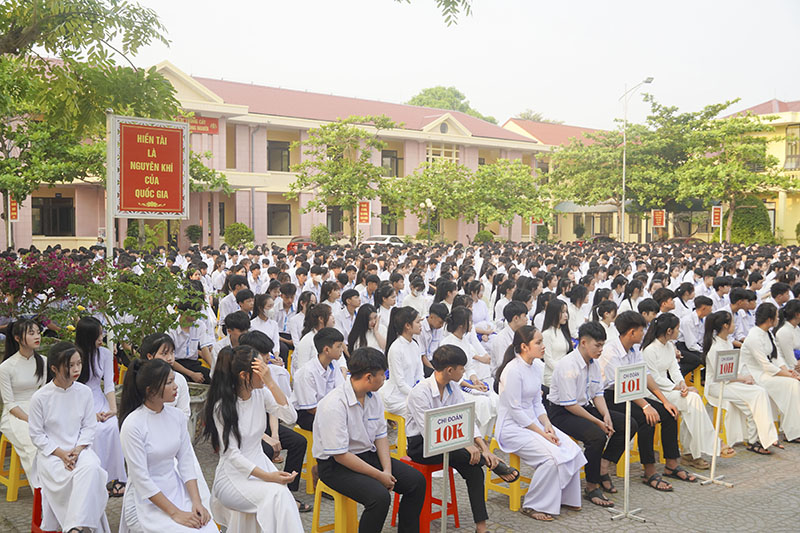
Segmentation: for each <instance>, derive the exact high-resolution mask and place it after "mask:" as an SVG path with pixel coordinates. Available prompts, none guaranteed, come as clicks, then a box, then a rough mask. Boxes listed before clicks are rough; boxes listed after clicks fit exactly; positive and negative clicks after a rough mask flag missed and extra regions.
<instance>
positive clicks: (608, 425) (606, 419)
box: [603, 414, 614, 437]
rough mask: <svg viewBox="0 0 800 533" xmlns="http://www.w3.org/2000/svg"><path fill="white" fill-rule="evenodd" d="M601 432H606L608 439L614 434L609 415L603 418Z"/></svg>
mask: <svg viewBox="0 0 800 533" xmlns="http://www.w3.org/2000/svg"><path fill="white" fill-rule="evenodd" d="M603 431H605V432H606V435H608V436H609V437H610V436H611V435H613V434H614V422H613V421H612V420H611V415H610V414H606V416H604V417H603Z"/></svg>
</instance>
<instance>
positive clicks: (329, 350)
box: [294, 328, 345, 431]
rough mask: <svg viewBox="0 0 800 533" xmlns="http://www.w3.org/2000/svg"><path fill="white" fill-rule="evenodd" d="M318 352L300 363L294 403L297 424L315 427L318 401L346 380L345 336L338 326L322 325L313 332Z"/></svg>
mask: <svg viewBox="0 0 800 533" xmlns="http://www.w3.org/2000/svg"><path fill="white" fill-rule="evenodd" d="M314 345H315V346H316V348H317V356H316V357H315V358H314V359H312V360H311V361H309V362H307V363H306V364H305V365H303V366H302V367H300V369H299V370H298V371H297V374H296V375H295V376H294V405H295V409H297V425H298V426H300V427H301V428H303V429H305V430H307V431H312V430H313V425H314V415H315V414H316V412H317V405H318V404H319V402H320V400H322V398H324V397H325V395H327V394H328V393H329V392H330V391H331V390H333V389H334V388H336V387H338V386H339V385H341V384H342V383H343V382H344V379H345V374H344V372H343V366H342V364H341V362H340V359H341V357H342V353H343V351H344V336H342V333H341V332H340V331H339V330H337V329H335V328H322V329H321V330H319V332H318V333H317V334H316V335H314Z"/></svg>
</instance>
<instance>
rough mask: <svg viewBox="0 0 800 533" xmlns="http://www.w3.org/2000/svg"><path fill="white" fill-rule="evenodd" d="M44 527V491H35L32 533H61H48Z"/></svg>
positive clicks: (54, 532) (50, 532)
mask: <svg viewBox="0 0 800 533" xmlns="http://www.w3.org/2000/svg"><path fill="white" fill-rule="evenodd" d="M41 525H42V489H35V490H34V491H33V516H32V517H31V533H60V532H58V531H46V530H44V529H42V528H41Z"/></svg>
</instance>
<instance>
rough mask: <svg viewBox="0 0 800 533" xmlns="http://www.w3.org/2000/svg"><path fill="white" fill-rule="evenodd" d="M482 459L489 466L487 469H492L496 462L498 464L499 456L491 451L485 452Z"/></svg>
mask: <svg viewBox="0 0 800 533" xmlns="http://www.w3.org/2000/svg"><path fill="white" fill-rule="evenodd" d="M483 460H484V461H485V462H486V466H487V467H489V470H493V469H494V468H495V467H496V466H497V465H498V464H500V458H499V457H497V456H496V455H495V454H493V453H492V452H485V453H484V454H483Z"/></svg>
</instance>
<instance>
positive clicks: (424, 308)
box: [403, 277, 432, 316]
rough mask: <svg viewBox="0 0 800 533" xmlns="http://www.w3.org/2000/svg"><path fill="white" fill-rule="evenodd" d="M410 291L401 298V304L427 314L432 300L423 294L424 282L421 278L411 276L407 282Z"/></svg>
mask: <svg viewBox="0 0 800 533" xmlns="http://www.w3.org/2000/svg"><path fill="white" fill-rule="evenodd" d="M409 284H410V285H411V291H410V292H409V293H408V294H406V296H405V298H403V305H406V306H408V307H413V308H414V309H416V310H417V312H418V313H419V314H420V315H422V316H425V315H427V314H428V308H429V307H430V305H431V303H432V300H431V299H430V298H429V297H428V296H427V295H426V294H425V282H424V281H423V280H422V278H419V277H417V278H413V279H412V280H411V282H410V283H409Z"/></svg>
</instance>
